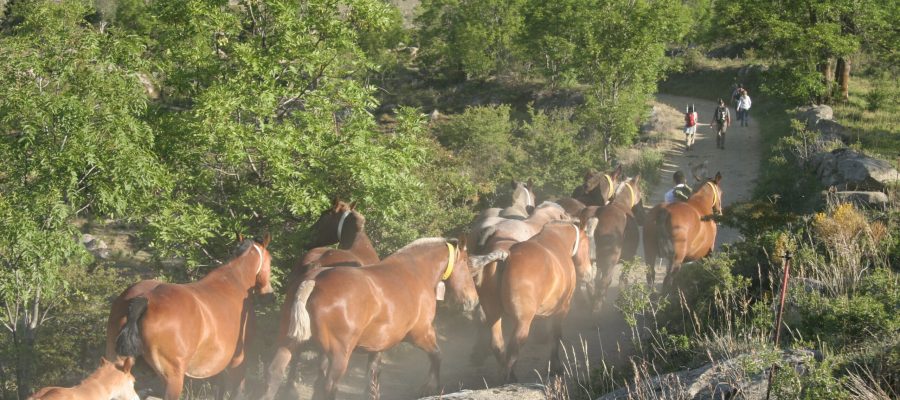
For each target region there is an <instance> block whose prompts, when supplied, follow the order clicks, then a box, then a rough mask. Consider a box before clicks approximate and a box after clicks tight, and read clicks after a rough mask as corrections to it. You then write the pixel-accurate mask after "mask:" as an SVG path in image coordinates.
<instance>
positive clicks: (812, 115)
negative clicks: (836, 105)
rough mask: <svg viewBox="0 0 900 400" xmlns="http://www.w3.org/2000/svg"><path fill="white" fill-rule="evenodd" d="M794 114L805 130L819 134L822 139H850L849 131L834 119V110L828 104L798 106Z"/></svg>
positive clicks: (844, 140)
mask: <svg viewBox="0 0 900 400" xmlns="http://www.w3.org/2000/svg"><path fill="white" fill-rule="evenodd" d="M796 116H797V119H798V120H800V122H803V123H804V124H805V125H806V129H807V130H810V131H813V132H818V133H819V134H821V135H822V140H823V141H841V142H848V141H849V140H850V139H851V136H852V135H851V134H850V131H849V130H848V129H847V128H845V127H844V126H843V125H841V124H839V123H837V122H836V121H835V120H834V110H832V109H831V107H829V106H826V105H824V104H822V105H817V106H808V107H800V108H798V109H797V114H796Z"/></svg>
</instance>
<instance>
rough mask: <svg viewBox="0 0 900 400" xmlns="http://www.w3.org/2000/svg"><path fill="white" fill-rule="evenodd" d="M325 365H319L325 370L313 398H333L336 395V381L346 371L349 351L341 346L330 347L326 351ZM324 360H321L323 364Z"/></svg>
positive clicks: (328, 399) (330, 399) (338, 380)
mask: <svg viewBox="0 0 900 400" xmlns="http://www.w3.org/2000/svg"><path fill="white" fill-rule="evenodd" d="M326 358H327V359H328V361H327V367H325V366H324V365H320V367H322V368H323V370H325V373H324V375H322V376H321V378H323V379H321V387H320V388H317V389H319V390H316V393H315V394H314V396H313V398H316V399H322V398H324V399H326V400H334V398H335V396H337V388H338V386H337V385H338V382H340V380H341V378H343V377H344V374H345V373H347V364H348V363H349V362H350V351H349V350H345V349H342V348H338V349H331V350H330V351H328V356H327V357H326ZM324 363H325V362H324V361H323V364H324Z"/></svg>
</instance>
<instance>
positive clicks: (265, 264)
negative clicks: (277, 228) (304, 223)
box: [247, 233, 274, 298]
mask: <svg viewBox="0 0 900 400" xmlns="http://www.w3.org/2000/svg"><path fill="white" fill-rule="evenodd" d="M271 240H272V236H271V235H269V234H268V233H267V234H266V236H265V237H264V238H263V241H262V243H257V242H253V249H254V250H255V251H252V252H249V251H248V252H247V254H254V255H255V256H256V257H259V260H258V261H257V262H253V263H251V264H252V265H253V267H254V268H255V269H254V271H256V284H255V285H254V288H255V289H256V292H257V293H259V294H260V295H264V296H266V297H267V298H271V297H272V294H273V292H274V290H272V280H271V277H272V255H271V254H270V253H269V250H268V247H269V242H271Z"/></svg>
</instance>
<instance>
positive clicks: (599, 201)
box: [572, 165, 622, 206]
mask: <svg viewBox="0 0 900 400" xmlns="http://www.w3.org/2000/svg"><path fill="white" fill-rule="evenodd" d="M621 175H622V166H621V165H619V166H618V167H616V169H615V170H613V172H611V173H609V174H606V173H602V172H597V171H589V172H588V173H587V174H585V176H584V183H583V184H582V185H581V187H580V188H579V189H576V194H577V195H575V196H572V197H575V198H580V199H582V201H583V202H585V204H586V205H594V206H603V205H606V204H607V203H608V202H609V201H610V200H611V199H612V198H613V197H614V195H615V193H614V192H615V188H616V183H617V182H618V181H619V176H621ZM579 192H580V193H579Z"/></svg>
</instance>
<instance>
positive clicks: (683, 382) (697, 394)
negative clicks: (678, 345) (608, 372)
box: [597, 351, 819, 400]
mask: <svg viewBox="0 0 900 400" xmlns="http://www.w3.org/2000/svg"><path fill="white" fill-rule="evenodd" d="M759 358H760V357H758V356H757V355H755V354H743V355H740V356H737V357H734V358H730V359H727V360H723V361H721V362H715V363H709V364H706V365H704V366H702V367H700V368H696V369H692V370H689V371H683V372H673V373H670V374H665V375H659V376H655V377H652V378H650V379H649V380H644V381H641V382H640V385H639V386H638V387H626V388H622V389H619V390H616V391H614V392H611V393H607V394H605V395H603V396H601V397H599V398H597V400H626V399H633V398H665V399H691V400H713V399H715V400H718V399H732V398H740V399H747V400H755V399H764V398H765V397H766V384H767V381H768V369H769V367H770V366H768V365H762V364H761V361H760V359H759ZM818 358H819V357H817V355H816V354H815V353H814V352H811V351H793V352H790V353H785V354H784V355H783V356H782V363H781V365H782V367H784V366H788V365H789V366H791V367H793V368H794V369H795V370H796V371H797V372H798V373H800V374H805V373H806V371H807V368H806V365H807V363H808V362H810V361H811V360H814V359H818Z"/></svg>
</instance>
